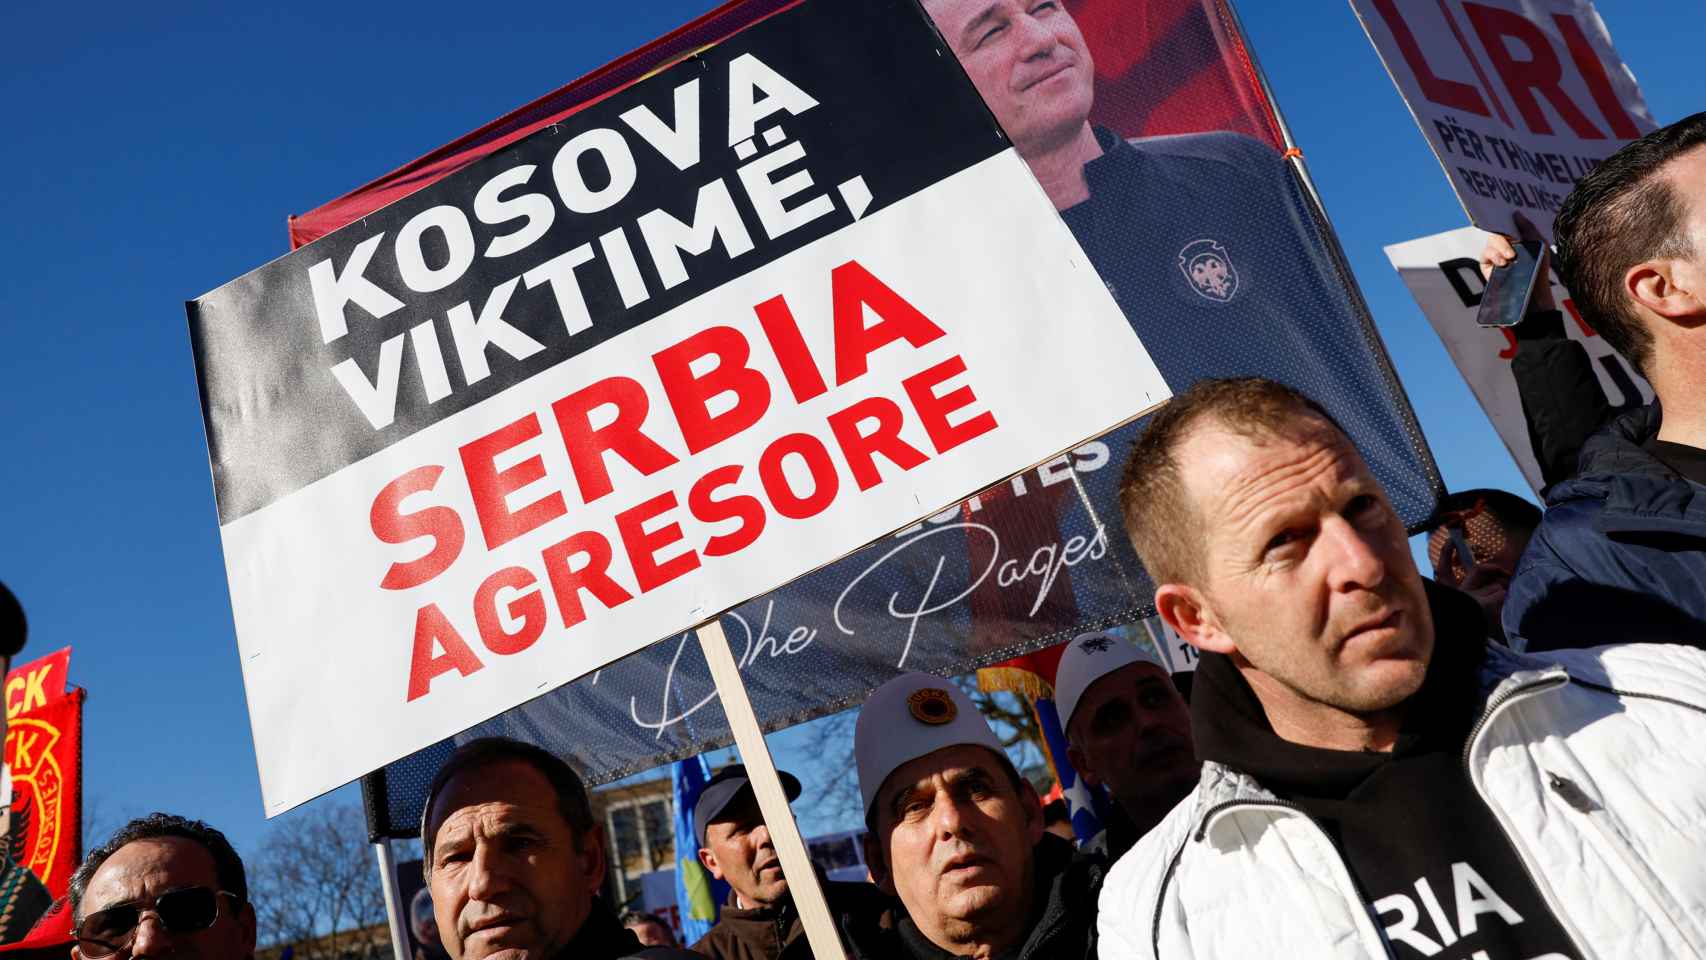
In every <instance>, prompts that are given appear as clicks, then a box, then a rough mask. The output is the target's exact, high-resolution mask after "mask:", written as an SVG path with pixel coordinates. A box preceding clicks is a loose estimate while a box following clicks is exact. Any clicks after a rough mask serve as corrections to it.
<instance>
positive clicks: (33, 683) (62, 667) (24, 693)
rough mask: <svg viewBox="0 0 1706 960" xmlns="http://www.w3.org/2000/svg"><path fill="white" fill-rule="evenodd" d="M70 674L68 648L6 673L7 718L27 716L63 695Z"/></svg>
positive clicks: (69, 649) (69, 651) (69, 652)
mask: <svg viewBox="0 0 1706 960" xmlns="http://www.w3.org/2000/svg"><path fill="white" fill-rule="evenodd" d="M70 675H71V648H70V647H66V648H64V649H62V650H55V651H54V652H52V653H50V654H48V655H47V656H45V657H37V658H36V659H34V660H31V661H30V662H29V663H25V664H21V665H19V666H16V667H13V668H12V669H11V670H8V671H7V672H6V716H7V718H8V719H10V718H12V717H15V716H17V715H18V714H20V713H28V712H29V711H31V710H34V709H36V708H38V707H43V706H46V705H47V704H49V703H52V702H53V701H55V700H58V699H59V698H60V697H63V696H65V688H66V686H67V685H68V684H69V677H70Z"/></svg>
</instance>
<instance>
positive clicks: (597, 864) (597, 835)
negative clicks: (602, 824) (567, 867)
mask: <svg viewBox="0 0 1706 960" xmlns="http://www.w3.org/2000/svg"><path fill="white" fill-rule="evenodd" d="M580 861H581V876H582V877H584V878H585V879H586V881H587V883H588V884H589V885H590V886H591V887H592V889H594V890H597V889H599V888H600V887H602V886H604V868H605V859H604V831H603V830H600V829H598V828H596V827H594V828H593V829H591V830H588V831H587V832H586V833H584V834H582V835H581V849H580Z"/></svg>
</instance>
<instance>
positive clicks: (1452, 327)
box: [1386, 227, 1653, 493]
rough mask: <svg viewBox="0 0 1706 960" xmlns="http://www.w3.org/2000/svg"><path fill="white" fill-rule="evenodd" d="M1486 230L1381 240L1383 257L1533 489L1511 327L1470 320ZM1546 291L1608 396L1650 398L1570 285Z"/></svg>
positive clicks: (1622, 401) (1535, 480) (1537, 486)
mask: <svg viewBox="0 0 1706 960" xmlns="http://www.w3.org/2000/svg"><path fill="white" fill-rule="evenodd" d="M1486 237H1487V235H1486V234H1485V233H1483V232H1482V231H1480V230H1479V229H1476V228H1475V227H1461V228H1459V229H1457V230H1450V231H1447V232H1445V233H1438V234H1434V235H1433V236H1431V237H1422V238H1420V239H1418V240H1411V241H1409V242H1407V243H1398V244H1393V245H1392V246H1389V247H1387V248H1386V256H1387V259H1389V260H1391V261H1392V266H1393V268H1394V269H1396V270H1397V271H1398V275H1399V276H1401V277H1402V278H1403V279H1404V285H1405V286H1406V287H1409V288H1410V295H1411V296H1413V297H1415V298H1416V303H1417V304H1418V305H1419V306H1421V308H1422V313H1423V314H1425V315H1426V316H1427V318H1428V323H1429V325H1431V326H1432V327H1433V328H1434V332H1435V333H1436V334H1438V335H1439V339H1440V342H1441V343H1443V344H1444V345H1445V349H1446V352H1447V353H1449V354H1451V360H1452V362H1453V363H1455V364H1456V365H1457V370H1458V372H1459V373H1461V374H1462V375H1463V379H1464V381H1465V382H1467V383H1468V384H1469V389H1470V391H1471V392H1473V393H1474V394H1475V399H1476V400H1477V401H1478V402H1479V403H1480V404H1481V409H1482V410H1483V411H1485V412H1486V414H1487V419H1488V420H1491V421H1492V423H1493V429H1494V430H1496V431H1498V434H1499V439H1500V440H1502V441H1504V444H1505V448H1506V449H1508V450H1509V451H1510V453H1511V457H1512V458H1513V459H1514V460H1516V464H1517V467H1518V468H1520V469H1521V470H1522V475H1523V477H1524V479H1526V480H1527V481H1528V483H1529V486H1531V487H1533V488H1534V490H1535V491H1536V492H1537V493H1538V492H1539V491H1540V490H1541V489H1542V488H1543V487H1544V486H1545V482H1544V480H1543V479H1542V475H1541V469H1540V464H1539V462H1538V460H1537V458H1536V456H1535V451H1534V445H1533V443H1532V441H1531V438H1530V435H1529V428H1528V421H1527V418H1526V417H1525V415H1524V413H1523V405H1522V397H1521V395H1520V394H1519V392H1518V390H1517V381H1516V379H1515V378H1514V377H1512V375H1511V360H1512V358H1513V357H1515V355H1516V352H1517V341H1516V337H1515V335H1514V334H1513V333H1512V331H1511V330H1510V329H1509V328H1500V327H1481V326H1477V325H1476V323H1475V312H1476V311H1475V308H1476V306H1477V305H1478V304H1480V302H1481V291H1482V287H1483V283H1482V280H1481V270H1480V267H1479V265H1478V258H1479V256H1480V253H1481V248H1482V247H1483V246H1484V245H1485V243H1486ZM1552 296H1553V298H1554V299H1555V300H1556V301H1557V302H1558V304H1559V305H1560V306H1561V307H1562V308H1563V310H1564V313H1565V318H1564V333H1565V335H1566V336H1567V337H1569V338H1570V339H1571V340H1574V341H1576V342H1577V343H1580V344H1581V345H1582V348H1583V349H1584V350H1586V351H1587V354H1588V356H1589V357H1590V358H1591V359H1592V362H1593V372H1594V375H1595V376H1596V377H1597V378H1598V381H1599V387H1600V389H1601V390H1603V391H1604V393H1605V399H1606V402H1607V403H1608V404H1609V405H1610V406H1612V407H1627V406H1631V405H1638V404H1643V403H1647V402H1650V401H1651V400H1652V399H1653V389H1652V387H1651V386H1649V385H1648V384H1647V381H1646V380H1644V379H1642V378H1641V375H1640V374H1639V373H1636V372H1635V368H1634V367H1633V366H1631V365H1630V364H1629V361H1627V360H1625V359H1624V358H1623V357H1622V356H1621V355H1620V354H1618V353H1617V351H1615V350H1613V349H1612V348H1611V347H1610V346H1609V345H1608V344H1606V342H1605V340H1604V339H1602V338H1601V337H1600V336H1599V335H1598V334H1596V333H1594V331H1593V328H1592V327H1591V326H1590V325H1588V324H1587V323H1585V322H1583V320H1582V318H1581V315H1580V314H1579V313H1577V312H1576V309H1575V303H1574V302H1573V301H1572V300H1571V299H1570V292H1569V291H1568V290H1566V289H1564V287H1563V285H1562V284H1560V283H1558V281H1557V278H1556V276H1554V277H1553V278H1552Z"/></svg>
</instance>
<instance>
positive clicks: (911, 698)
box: [853, 673, 1006, 816]
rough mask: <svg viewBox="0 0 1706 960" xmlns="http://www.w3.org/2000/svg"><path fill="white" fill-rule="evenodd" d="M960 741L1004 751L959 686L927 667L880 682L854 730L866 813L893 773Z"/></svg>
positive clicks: (867, 701) (855, 758)
mask: <svg viewBox="0 0 1706 960" xmlns="http://www.w3.org/2000/svg"><path fill="white" fill-rule="evenodd" d="M962 744H969V745H972V746H978V747H988V748H989V749H991V750H993V751H995V752H996V753H997V754H1000V755H1002V756H1005V755H1006V754H1004V753H1002V750H1001V741H1000V740H999V739H997V738H996V736H995V731H993V730H991V729H989V724H988V723H986V722H985V721H984V719H983V714H981V713H978V712H977V706H976V705H975V704H973V703H972V702H971V698H970V697H968V696H966V695H965V694H964V693H962V692H961V691H960V688H959V687H957V686H955V685H954V684H953V683H951V682H949V681H947V680H944V679H942V678H941V677H936V676H931V675H930V674H928V673H903V674H901V675H900V676H898V677H895V678H894V679H893V680H890V681H889V682H888V683H885V684H883V685H882V686H880V687H878V688H877V689H876V690H875V691H873V692H872V693H871V696H870V697H869V698H868V699H866V700H865V705H864V706H863V707H861V708H860V709H859V722H858V724H857V725H856V726H855V727H854V730H853V757H854V760H855V761H857V763H858V766H859V793H860V794H861V795H862V796H863V797H864V801H865V814H866V815H867V816H869V815H870V812H871V804H872V802H873V801H875V800H876V799H877V791H878V790H880V789H882V786H883V781H884V780H887V779H888V777H889V774H891V773H893V772H895V770H897V769H899V768H900V767H901V766H902V765H903V764H907V763H910V762H911V761H913V760H916V759H918V758H919V757H922V756H925V755H927V754H931V753H935V752H936V751H937V750H941V749H942V748H944V747H957V746H960V745H962Z"/></svg>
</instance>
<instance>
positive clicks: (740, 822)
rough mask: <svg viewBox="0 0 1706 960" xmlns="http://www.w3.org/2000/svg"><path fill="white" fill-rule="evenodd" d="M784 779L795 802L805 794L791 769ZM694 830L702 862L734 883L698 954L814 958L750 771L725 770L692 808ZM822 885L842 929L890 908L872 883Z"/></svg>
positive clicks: (765, 959)
mask: <svg viewBox="0 0 1706 960" xmlns="http://www.w3.org/2000/svg"><path fill="white" fill-rule="evenodd" d="M777 774H778V775H779V776H780V777H781V779H782V789H783V791H784V792H785V793H786V795H787V797H788V801H789V802H790V803H792V802H793V801H794V800H796V799H798V798H799V796H800V781H799V780H798V779H796V778H795V777H794V775H793V774H790V773H787V772H784V771H780V770H778V771H777ZM693 832H694V834H695V836H696V838H697V839H698V841H699V862H700V863H703V864H704V865H705V869H706V870H709V871H710V872H711V876H713V877H716V878H717V879H719V880H724V881H727V882H728V885H729V898H728V900H727V901H726V902H725V903H724V904H723V911H722V916H721V918H720V919H718V921H717V925H716V926H714V927H712V928H711V929H710V932H708V933H706V934H705V936H704V937H703V938H701V939H700V940H699V942H698V943H695V944H694V945H693V951H694V952H695V953H701V954H704V955H705V956H707V957H717V958H720V960H796V958H799V960H811V955H812V952H811V945H810V944H809V943H807V942H806V933H805V928H804V927H803V926H801V924H800V915H799V912H798V911H797V910H795V909H794V899H793V896H792V895H791V894H790V893H789V891H788V878H787V877H785V876H783V875H782V861H781V859H780V858H779V857H777V855H776V848H775V847H774V846H773V845H772V844H771V842H770V828H769V827H767V826H765V823H764V814H763V813H762V812H761V811H760V810H759V809H758V797H757V796H756V795H755V794H754V793H753V792H752V784H751V783H750V782H749V781H748V779H747V775H746V767H744V766H742V765H740V764H738V763H737V764H733V765H731V766H727V767H724V768H723V769H722V770H720V771H718V772H717V775H716V776H714V777H712V778H711V781H710V782H709V783H707V784H706V785H705V789H704V791H703V792H701V793H700V794H699V802H698V803H696V804H694V806H693ZM819 881H820V882H821V883H822V884H823V892H824V897H825V898H826V899H827V900H828V901H829V909H830V913H831V914H833V915H834V916H835V919H836V923H837V925H838V926H841V927H843V928H845V926H846V924H847V918H848V917H849V915H857V916H859V917H861V918H864V917H873V918H874V917H875V916H877V915H879V914H881V913H882V912H883V911H884V910H885V909H887V908H888V907H889V906H891V903H890V902H889V900H888V898H887V897H885V896H884V895H883V894H882V892H881V891H879V890H878V889H877V888H876V887H874V886H872V885H871V884H868V883H829V882H827V881H824V880H823V879H822V877H821V875H820V877H819Z"/></svg>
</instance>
